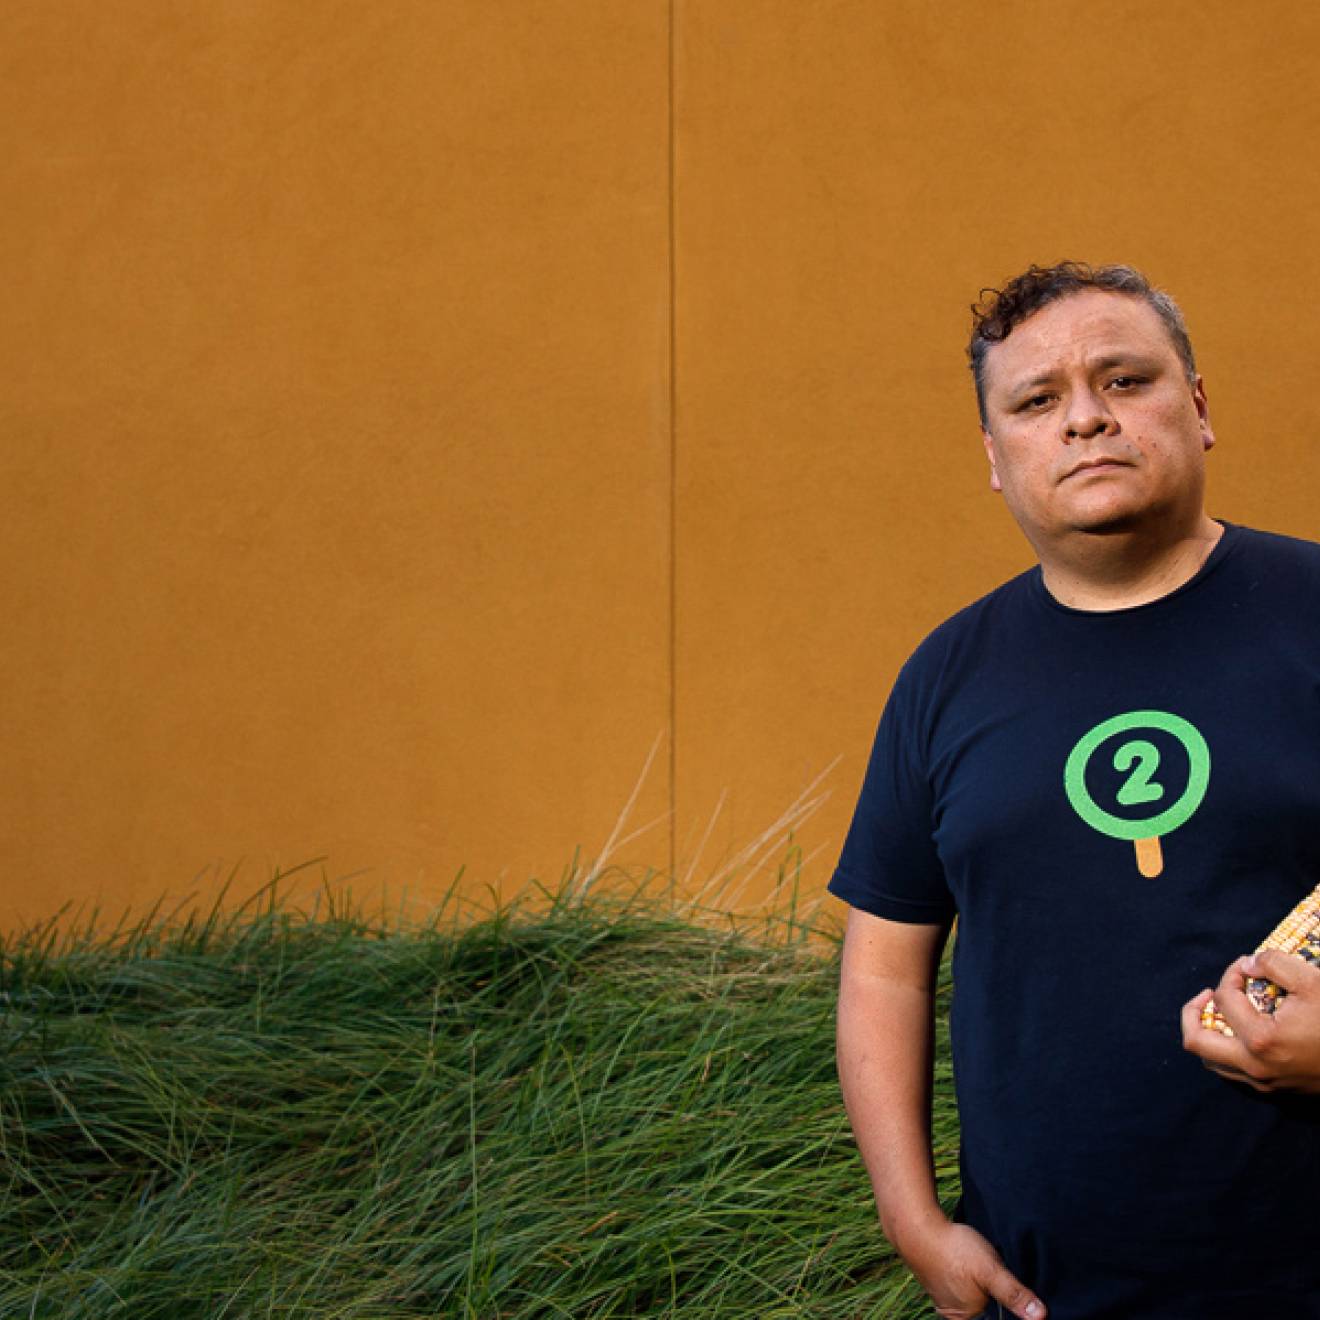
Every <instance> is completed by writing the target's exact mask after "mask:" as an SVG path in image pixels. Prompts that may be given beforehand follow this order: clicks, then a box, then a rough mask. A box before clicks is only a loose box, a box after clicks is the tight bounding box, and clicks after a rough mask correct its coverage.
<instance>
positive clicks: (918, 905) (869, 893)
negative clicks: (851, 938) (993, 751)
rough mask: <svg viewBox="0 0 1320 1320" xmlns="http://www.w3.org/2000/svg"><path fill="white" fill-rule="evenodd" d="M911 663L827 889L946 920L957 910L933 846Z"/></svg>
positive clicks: (883, 911)
mask: <svg viewBox="0 0 1320 1320" xmlns="http://www.w3.org/2000/svg"><path fill="white" fill-rule="evenodd" d="M911 669H912V664H911V662H909V665H908V667H907V668H905V669H904V671H903V673H901V674H900V675H899V679H898V682H897V683H896V684H895V685H894V690H893V692H892V693H891V694H890V697H889V701H888V703H887V704H886V706H885V711H884V714H883V716H882V717H881V719H880V727H879V729H878V730H877V732H876V736H875V745H874V747H873V748H872V750H871V759H870V762H869V763H868V765H867V769H866V778H865V779H864V781H863V783H862V791H861V795H860V797H859V798H858V801H857V809H856V811H855V812H854V813H853V819H852V825H851V826H850V827H849V830H848V836H847V838H846V839H845V841H844V845H843V852H842V854H841V856H840V858H839V865H838V867H837V868H836V870H835V872H834V876H833V878H832V879H831V880H830V883H829V891H830V893H831V894H833V895H834V896H835V897H836V898H841V899H842V900H843V901H844V902H845V903H847V904H849V905H850V906H852V907H855V908H860V909H861V910H862V911H863V912H869V913H871V914H872V915H873V916H877V917H884V918H886V919H888V920H890V921H908V922H914V923H927V922H929V923H944V922H948V921H951V920H952V919H953V916H954V911H955V908H954V902H953V896H952V895H951V894H950V892H949V887H948V884H947V883H946V881H945V877H944V867H943V865H942V864H941V863H940V859H939V855H938V853H937V852H936V849H935V841H934V837H933V834H934V821H933V795H932V791H931V784H930V775H929V773H928V771H927V768H926V747H927V744H928V741H929V739H928V733H927V731H925V730H924V729H923V728H922V727H921V725H922V723H923V722H924V721H923V719H922V716H921V713H920V710H919V705H920V703H919V702H918V701H917V699H916V693H915V691H914V689H915V686H916V685H915V683H914V682H913V676H912V673H911Z"/></svg>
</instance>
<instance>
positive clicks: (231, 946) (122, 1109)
mask: <svg viewBox="0 0 1320 1320" xmlns="http://www.w3.org/2000/svg"><path fill="white" fill-rule="evenodd" d="M836 977H837V939H836V938H835V937H834V936H833V935H831V934H830V933H829V932H827V931H821V930H819V929H812V928H810V927H809V926H808V925H807V924H806V923H804V922H803V921H802V920H800V919H798V918H796V917H795V916H794V915H792V914H791V913H790V914H789V915H788V916H787V917H786V916H785V915H784V914H783V913H782V912H781V913H779V914H772V916H771V917H770V918H769V919H767V920H765V921H763V922H761V923H759V924H757V923H752V924H750V925H748V924H746V923H742V924H740V923H731V922H724V923H723V925H722V926H721V924H720V921H719V920H718V919H711V918H710V916H709V914H707V915H706V916H705V917H703V916H702V915H701V914H698V913H694V912H693V911H691V910H688V909H683V908H682V907H681V906H680V905H678V904H676V903H674V902H673V901H671V900H668V899H665V898H663V897H657V896H648V895H647V894H646V892H645V887H644V886H642V887H638V886H633V887H632V889H631V890H630V891H627V890H625V892H622V893H621V892H620V886H619V885H618V884H613V885H608V884H604V883H601V884H598V885H596V886H595V887H594V888H593V889H592V890H591V892H590V893H589V894H587V895H585V896H584V895H583V894H581V892H580V891H579V892H570V891H568V890H566V891H564V892H562V893H560V894H558V895H550V896H546V897H545V899H544V900H543V901H541V902H539V903H524V904H513V905H509V906H505V907H502V908H499V909H498V910H495V911H492V912H488V913H487V914H485V915H484V916H480V917H477V918H471V917H468V918H465V919H455V918H454V917H453V916H452V914H448V915H446V914H441V915H439V916H436V917H434V918H433V919H431V920H429V921H428V922H426V923H424V924H420V925H412V926H408V927H403V926H401V925H400V923H398V922H387V921H378V920H368V919H367V918H365V917H364V916H363V915H361V913H359V912H354V911H352V910H350V909H349V908H347V907H346V906H345V905H344V904H339V905H335V904H331V905H329V907H326V906H322V907H320V908H319V909H316V910H304V911H298V910H296V909H295V908H293V907H291V906H290V905H288V904H287V903H283V902H281V901H279V900H278V899H269V901H266V902H264V903H262V904H260V905H259V906H258V907H257V908H255V909H254V908H253V907H251V906H249V907H248V908H246V909H244V910H243V911H240V912H238V913H237V914H233V915H229V916H221V915H220V913H219V912H218V911H215V912H212V913H211V914H210V916H209V917H206V918H197V917H194V918H191V919H189V920H186V921H173V922H171V921H164V920H149V921H145V922H143V923H141V924H140V925H138V926H136V927H135V928H133V929H131V930H127V931H125V930H120V931H118V932H113V933H108V934H107V933H98V932H96V931H95V930H83V931H82V932H80V933H77V934H74V935H68V936H63V937H57V936H56V935H55V933H54V930H53V928H48V929H46V930H44V931H36V932H31V933H29V934H27V935H24V936H20V937H15V938H11V939H9V940H8V941H7V942H5V943H4V944H3V946H2V947H0V1009H2V1010H3V1019H2V1024H3V1025H2V1027H0V1032H2V1039H3V1049H2V1051H0V1067H2V1068H3V1074H2V1075H0V1316H4V1317H10V1316H33V1317H60V1318H61V1320H73V1318H77V1317H109V1316H130V1317H134V1320H151V1318H152V1317H162V1318H166V1317H168V1318H169V1320H190V1318H193V1317H198V1318H203V1317H248V1316H307V1317H318V1318H321V1317H325V1318H326V1320H329V1318H330V1317H349V1316H352V1317H405V1316H419V1317H420V1316H427V1317H432V1316H455V1317H520V1318H521V1317H533V1316H535V1317H574V1318H575V1320H576V1318H578V1317H605V1316H668V1315H675V1316H677V1315H683V1316H694V1317H695V1316H702V1317H706V1316H711V1317H722V1316H727V1317H739V1318H740V1320H747V1318H748V1317H775V1316H818V1317H836V1316H837V1317H844V1316H847V1317H860V1316H883V1317H896V1318H900V1320H901V1318H902V1317H915V1316H919V1315H925V1314H928V1313H929V1312H928V1309H927V1308H926V1306H925V1305H924V1303H923V1302H922V1301H921V1297H920V1293H919V1290H918V1289H917V1287H916V1285H915V1284H914V1282H913V1281H912V1280H911V1278H910V1276H908V1274H907V1273H906V1271H905V1270H903V1269H902V1268H901V1266H899V1265H898V1264H897V1262H896V1261H895V1260H894V1259H893V1257H892V1256H891V1254H890V1253H889V1251H888V1248H887V1246H886V1244H885V1243H884V1241H883V1239H882V1238H881V1236H880V1234H879V1232H878V1230H877V1228H876V1223H875V1214H874V1210H873V1208H872V1205H871V1201H870V1196H869V1192H868V1189H867V1186H866V1180H865V1177H864V1174H863V1170H862V1167H861V1164H860V1161H859V1159H858V1157H857V1155H856V1153H855V1149H854V1147H853V1145H852V1141H851V1138H850V1136H849V1132H848V1128H847V1124H846V1121H845V1118H844V1115H843V1112H842V1108H841V1105H840V1101H839V1095H838V1087H837V1083H836V1080H835V1075H834V1063H833V1041H832V1030H833V1027H832V1014H833V1005H834V996H835V983H836ZM941 1059H942V1062H941V1078H940V1081H939V1086H938V1088H937V1089H938V1111H937V1114H936V1122H935V1127H936V1134H937V1146H938V1150H937V1163H938V1170H939V1175H940V1179H941V1185H942V1188H943V1190H944V1192H945V1193H946V1194H948V1195H952V1192H953V1179H954V1176H955V1171H954V1162H955V1160H954V1152H955V1147H956V1136H955V1130H954V1119H953V1113H952V1105H951V1099H950V1095H949V1088H948V1085H947V1076H946V1075H945V1071H946V1067H947V1065H946V1064H945V1063H944V1062H943V1060H945V1059H947V1052H946V1051H945V1049H944V1042H943V1027H942V1025H941Z"/></svg>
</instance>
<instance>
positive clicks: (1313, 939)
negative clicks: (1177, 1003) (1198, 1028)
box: [1201, 885, 1320, 1036]
mask: <svg viewBox="0 0 1320 1320" xmlns="http://www.w3.org/2000/svg"><path fill="white" fill-rule="evenodd" d="M1263 949H1278V950H1279V951H1280V953H1291V954H1295V955H1296V956H1297V957H1299V958H1305V959H1306V961H1307V962H1309V963H1315V964H1316V965H1317V966H1320V885H1317V886H1316V888H1315V889H1313V890H1312V891H1311V892H1310V893H1309V894H1307V896H1306V897H1305V898H1304V899H1302V901H1301V902H1300V903H1298V904H1297V906H1296V907H1295V908H1293V910H1292V911H1291V912H1290V913H1288V915H1287V916H1286V917H1284V919H1283V920H1282V921H1281V922H1279V924H1278V925H1277V926H1275V928H1274V929H1273V930H1272V931H1271V932H1270V933H1269V934H1268V935H1267V936H1266V937H1265V939H1264V940H1262V941H1261V943H1260V944H1259V945H1257V946H1256V952H1257V953H1260V952H1261V950H1263ZM1246 990H1247V998H1248V999H1250V1000H1251V1002H1252V1003H1253V1004H1254V1005H1255V1007H1256V1010H1257V1012H1260V1013H1273V1012H1274V1010H1275V1009H1276V1008H1277V1007H1278V1006H1279V1000H1281V999H1282V998H1283V997H1284V996H1285V995H1286V994H1287V993H1288V992H1287V991H1286V990H1284V989H1283V988H1282V987H1281V986H1277V985H1275V984H1274V982H1273V981H1268V980H1266V979H1265V978H1264V977H1263V976H1253V977H1251V978H1250V979H1249V980H1248V981H1247V987H1246ZM1201 1025H1202V1026H1203V1027H1206V1028H1208V1029H1209V1030H1211V1031H1218V1032H1221V1033H1222V1034H1223V1035H1225V1036H1231V1035H1232V1034H1233V1028H1232V1027H1230V1026H1229V1025H1228V1023H1227V1022H1225V1021H1224V1017H1223V1014H1222V1013H1220V1011H1219V1010H1218V1009H1217V1008H1216V1007H1215V1001H1214V1000H1213V999H1212V1000H1210V1001H1209V1003H1207V1004H1206V1006H1205V1007H1204V1008H1203V1009H1202V1010H1201Z"/></svg>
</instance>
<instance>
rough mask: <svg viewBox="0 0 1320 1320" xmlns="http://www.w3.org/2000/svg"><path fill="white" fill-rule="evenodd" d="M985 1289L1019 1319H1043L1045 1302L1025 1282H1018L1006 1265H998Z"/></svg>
mask: <svg viewBox="0 0 1320 1320" xmlns="http://www.w3.org/2000/svg"><path fill="white" fill-rule="evenodd" d="M986 1291H987V1292H988V1293H989V1294H990V1296H991V1297H993V1298H994V1299H995V1301H997V1302H1001V1303H1002V1304H1003V1305H1004V1306H1006V1307H1008V1309H1009V1310H1010V1311H1012V1312H1013V1314H1014V1315H1016V1316H1018V1317H1020V1320H1044V1317H1045V1314H1046V1311H1045V1303H1044V1302H1042V1301H1041V1300H1040V1298H1039V1297H1037V1296H1036V1294H1035V1293H1034V1292H1032V1291H1031V1289H1030V1288H1028V1287H1027V1286H1026V1285H1025V1284H1023V1283H1019V1282H1018V1280H1017V1279H1016V1278H1014V1276H1013V1275H1012V1274H1010V1273H1009V1271H1008V1268H1007V1267H1006V1266H1004V1265H1000V1266H999V1267H998V1269H996V1270H995V1272H994V1274H993V1275H992V1276H991V1278H990V1282H989V1283H988V1284H987V1285H986Z"/></svg>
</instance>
